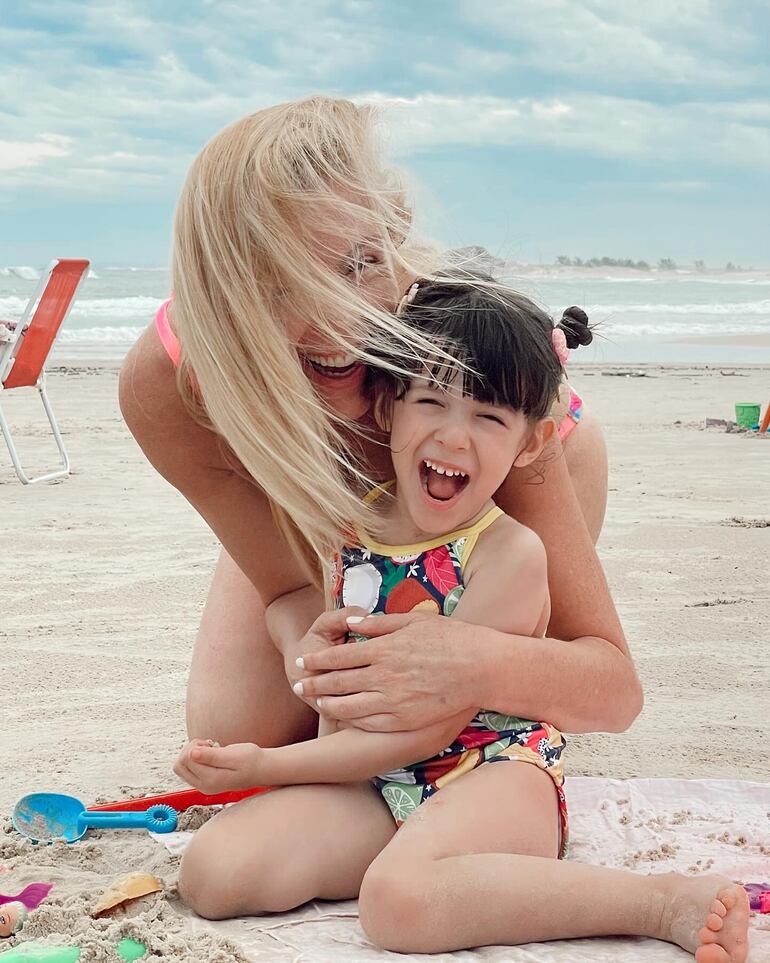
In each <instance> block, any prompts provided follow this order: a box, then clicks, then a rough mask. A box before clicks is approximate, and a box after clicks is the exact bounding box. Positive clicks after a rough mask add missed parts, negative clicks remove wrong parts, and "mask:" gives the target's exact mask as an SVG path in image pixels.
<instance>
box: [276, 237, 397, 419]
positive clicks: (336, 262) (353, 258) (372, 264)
mask: <svg viewBox="0 0 770 963" xmlns="http://www.w3.org/2000/svg"><path fill="white" fill-rule="evenodd" d="M343 228H345V229H343ZM364 234H365V232H364V231H362V230H361V226H360V225H355V224H352V225H351V224H348V225H340V226H339V227H337V228H335V229H334V231H333V232H325V231H324V232H317V233H316V234H315V235H314V237H313V245H314V249H315V250H317V251H318V252H319V257H320V259H321V261H322V262H323V263H324V265H325V266H326V267H328V268H329V269H330V270H332V271H334V272H335V273H336V274H338V275H339V276H340V277H341V278H343V280H345V281H346V282H348V283H349V284H350V285H351V286H353V287H355V288H356V290H357V293H358V294H359V295H360V296H361V297H363V298H364V299H365V300H366V301H368V302H369V303H370V304H372V305H374V306H375V307H377V308H380V309H382V310H383V311H388V312H392V311H394V310H395V308H396V305H397V304H398V299H399V298H400V296H401V291H400V285H399V282H398V280H397V278H396V276H395V274H394V272H393V268H392V263H393V260H392V257H391V256H390V251H389V248H388V245H389V241H387V240H386V239H384V238H383V237H378V236H369V237H363V239H361V238H362V235H364ZM351 237H352V238H356V239H357V240H354V241H351V240H350V239H349V238H351ZM359 239H360V240H359ZM284 322H285V323H286V326H287V330H288V334H289V338H290V340H291V341H292V343H293V344H294V345H296V347H297V350H298V352H299V356H300V358H301V360H302V365H303V368H304V370H305V373H306V374H307V376H308V378H309V379H310V381H311V382H312V383H313V385H314V386H315V387H316V389H317V390H318V392H319V394H320V395H321V396H322V397H323V398H324V400H325V401H326V402H327V403H328V404H329V405H330V406H331V407H332V408H333V409H334V410H335V411H337V412H338V413H339V414H341V415H343V416H345V417H347V418H352V419H354V418H358V417H360V416H361V415H362V414H363V413H364V412H365V411H366V409H367V407H368V403H367V401H366V399H365V398H364V396H363V394H362V387H363V382H364V377H365V374H366V366H365V365H364V363H363V362H361V361H359V360H358V359H357V358H356V357H354V356H353V355H348V354H345V353H344V352H343V351H342V350H341V349H340V347H339V346H338V345H337V344H335V343H334V342H333V341H330V339H328V336H326V335H324V334H323V333H322V332H319V331H318V330H317V329H316V328H315V327H314V325H313V320H312V319H308V318H300V317H296V316H289V317H285V318H284Z"/></svg>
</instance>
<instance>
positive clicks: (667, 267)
mask: <svg viewBox="0 0 770 963" xmlns="http://www.w3.org/2000/svg"><path fill="white" fill-rule="evenodd" d="M556 263H557V264H558V265H560V266H561V267H623V268H633V269H634V270H636V271H651V270H652V267H651V266H650V265H649V263H648V262H647V261H634V260H632V259H631V258H630V257H626V258H619V257H591V258H587V259H586V260H585V261H584V260H583V259H582V258H579V257H567V256H566V255H564V254H561V255H559V257H557V258H556ZM694 265H695V270H696V271H706V270H707V268H706V262H705V261H700V260H698V261H695V262H694ZM678 267H679V265H678V264H677V263H676V261H675V260H674V259H673V258H670V257H662V258H660V260H659V261H658V264H657V269H658V270H659V271H676V270H677V269H678ZM746 270H748V271H753V270H754V269H753V268H751V267H750V268H744V267H741V265H740V264H733V262H732V261H728V262H727V264H726V265H725V271H746Z"/></svg>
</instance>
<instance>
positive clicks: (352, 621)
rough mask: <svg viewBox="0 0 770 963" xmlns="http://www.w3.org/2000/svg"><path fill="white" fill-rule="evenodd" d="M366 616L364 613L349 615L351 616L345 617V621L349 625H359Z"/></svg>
mask: <svg viewBox="0 0 770 963" xmlns="http://www.w3.org/2000/svg"><path fill="white" fill-rule="evenodd" d="M364 618H365V616H363V615H349V616H348V617H347V618H346V619H345V621H346V622H347V623H348V625H358V623H359V622H363V621H364Z"/></svg>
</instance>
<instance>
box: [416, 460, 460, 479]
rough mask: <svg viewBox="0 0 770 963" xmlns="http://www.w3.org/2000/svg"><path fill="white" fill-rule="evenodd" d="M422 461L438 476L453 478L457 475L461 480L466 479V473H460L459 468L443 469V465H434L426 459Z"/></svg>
mask: <svg viewBox="0 0 770 963" xmlns="http://www.w3.org/2000/svg"><path fill="white" fill-rule="evenodd" d="M423 460H424V462H425V464H426V465H427V466H428V468H431V469H432V470H433V471H435V472H438V474H439V475H447V476H448V477H449V478H454V476H455V475H459V476H460V477H461V478H465V477H467V476H466V472H464V471H460V469H459V468H444V466H443V465H435V464H434V463H433V462H432V461H428V459H427V458H425V459H423Z"/></svg>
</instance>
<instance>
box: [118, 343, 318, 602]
mask: <svg viewBox="0 0 770 963" xmlns="http://www.w3.org/2000/svg"><path fill="white" fill-rule="evenodd" d="M119 393H120V408H121V411H122V413H123V418H124V419H125V422H126V424H127V425H128V428H129V429H130V431H131V433H132V435H133V436H134V438H135V439H136V441H137V443H138V444H139V446H140V447H141V449H142V450H143V452H144V454H145V456H146V457H147V458H148V459H149V461H150V462H151V463H152V465H153V466H154V467H155V469H156V470H157V471H158V472H159V473H160V474H161V475H162V476H163V477H164V478H165V479H166V481H168V482H170V483H171V484H172V485H173V486H174V487H175V488H176V489H178V490H179V491H180V492H181V493H182V494H183V495H184V496H185V498H186V499H187V500H188V501H189V502H190V504H191V505H192V506H193V507H194V508H195V509H196V510H197V511H198V512H199V513H200V514H201V515H202V517H203V518H204V519H205V521H206V523H207V524H208V525H209V527H210V528H211V530H212V531H213V532H214V534H215V535H216V536H217V538H218V539H219V540H220V542H221V543H222V545H223V546H224V548H225V549H226V550H227V553H228V554H229V555H230V557H231V558H232V559H233V560H234V561H235V563H236V564H237V565H238V567H239V568H240V569H241V571H242V572H243V573H244V574H245V575H246V577H247V578H248V579H249V581H251V582H252V584H253V585H254V586H255V588H256V589H257V591H258V592H259V594H260V596H261V598H262V600H263V602H264V603H265V605H269V604H270V602H271V601H272V600H273V599H275V598H277V597H278V596H280V595H284V594H286V593H288V592H292V591H294V590H295V589H298V588H301V587H302V586H303V585H305V584H306V583H307V576H306V575H305V574H304V573H303V572H302V569H301V567H300V566H299V565H298V564H297V562H296V560H295V558H294V556H293V554H292V552H291V550H290V549H289V548H288V546H287V545H286V542H285V540H284V539H283V537H282V535H281V533H280V532H279V531H278V529H277V527H276V525H275V523H274V522H273V517H272V514H271V512H270V505H269V503H268V500H267V498H266V497H265V495H264V494H263V493H262V491H261V490H260V489H259V487H258V486H257V485H255V484H253V483H252V482H251V481H249V480H248V478H245V477H243V475H241V474H238V473H237V472H236V471H234V469H233V467H232V462H228V460H227V459H226V457H225V451H226V448H225V446H224V443H223V442H222V440H221V438H220V437H219V436H218V435H217V434H216V433H215V432H213V431H210V430H209V429H207V428H204V427H202V426H201V425H199V424H197V422H195V421H194V420H193V419H192V417H191V416H190V414H189V412H188V411H187V409H186V408H185V405H184V402H183V401H182V398H181V397H180V395H179V392H178V391H177V386H176V372H175V370H174V367H173V365H172V364H171V362H170V360H169V358H168V355H167V354H166V352H165V349H164V348H163V345H162V344H161V343H160V339H159V338H158V336H157V333H156V331H155V328H154V326H151V327H149V328H148V329H147V330H146V331H145V332H144V334H142V335H141V337H140V338H139V340H138V341H137V342H136V344H135V345H134V346H133V348H132V349H131V351H130V352H129V353H128V355H127V356H126V359H125V361H124V363H123V367H122V369H121V372H120V385H119Z"/></svg>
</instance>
